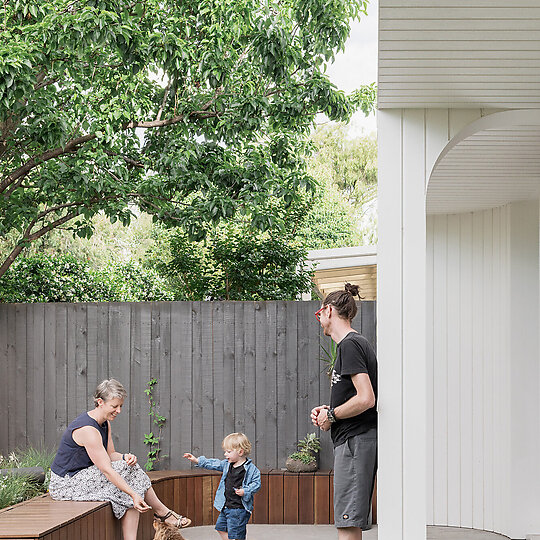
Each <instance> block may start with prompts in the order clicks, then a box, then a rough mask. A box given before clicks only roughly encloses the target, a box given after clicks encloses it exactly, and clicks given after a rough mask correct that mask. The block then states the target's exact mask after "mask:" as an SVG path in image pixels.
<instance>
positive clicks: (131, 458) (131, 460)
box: [123, 453, 137, 467]
mask: <svg viewBox="0 0 540 540" xmlns="http://www.w3.org/2000/svg"><path fill="white" fill-rule="evenodd" d="M123 458H124V461H125V462H126V463H127V464H128V465H131V466H132V467H133V466H134V465H136V464H137V456H136V455H135V454H129V453H128V454H124V455H123Z"/></svg>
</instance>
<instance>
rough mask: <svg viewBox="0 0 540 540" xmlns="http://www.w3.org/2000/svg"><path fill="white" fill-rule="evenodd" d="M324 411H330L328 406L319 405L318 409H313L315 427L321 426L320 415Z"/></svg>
mask: <svg viewBox="0 0 540 540" xmlns="http://www.w3.org/2000/svg"><path fill="white" fill-rule="evenodd" d="M323 409H328V405H319V406H318V407H314V408H313V409H311V423H312V424H313V425H314V426H319V423H318V419H319V414H320V412H321V410H323Z"/></svg>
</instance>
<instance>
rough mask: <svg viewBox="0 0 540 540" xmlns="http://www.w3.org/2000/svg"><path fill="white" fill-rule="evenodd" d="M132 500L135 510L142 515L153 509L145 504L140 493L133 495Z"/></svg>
mask: <svg viewBox="0 0 540 540" xmlns="http://www.w3.org/2000/svg"><path fill="white" fill-rule="evenodd" d="M131 498H132V499H133V508H135V510H137V511H138V512H140V513H141V514H142V513H143V512H146V511H148V510H151V509H152V507H151V506H148V505H147V504H146V503H145V502H144V499H143V498H142V497H141V496H140V495H139V494H138V493H135V494H134V495H132V496H131Z"/></svg>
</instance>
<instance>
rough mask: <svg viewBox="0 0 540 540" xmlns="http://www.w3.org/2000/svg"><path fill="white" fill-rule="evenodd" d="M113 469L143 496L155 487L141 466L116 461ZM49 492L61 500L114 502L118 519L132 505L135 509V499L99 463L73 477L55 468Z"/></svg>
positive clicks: (113, 505)
mask: <svg viewBox="0 0 540 540" xmlns="http://www.w3.org/2000/svg"><path fill="white" fill-rule="evenodd" d="M112 468H113V469H114V470H115V471H116V472H117V473H118V474H119V475H120V476H121V477H122V478H123V479H124V480H125V481H126V482H127V483H128V484H129V485H130V486H131V488H132V489H133V491H135V492H136V493H138V494H139V495H140V496H141V497H144V495H145V494H146V492H147V491H148V489H149V488H150V487H152V483H151V482H150V478H148V475H147V474H146V473H145V472H144V471H143V470H142V469H141V468H140V467H139V465H135V466H131V465H128V464H127V463H126V462H125V461H122V460H118V461H113V462H112ZM49 493H50V494H51V497H52V498H53V499H56V500H59V501H110V503H111V504H112V509H113V512H114V515H115V517H116V518H118V519H120V518H121V517H123V516H124V514H125V513H126V511H127V510H128V508H133V499H132V498H131V497H130V496H129V495H128V494H127V493H124V492H123V491H122V490H120V489H118V488H117V487H116V486H115V485H114V484H113V483H112V482H109V480H107V478H106V477H105V475H104V474H103V473H102V472H101V471H100V470H99V469H98V468H97V467H96V466H95V465H93V466H92V467H88V468H87V469H83V470H82V471H79V472H78V473H77V474H75V475H74V476H71V477H70V476H64V477H62V476H58V475H57V474H54V473H53V472H52V471H51V482H50V484H49Z"/></svg>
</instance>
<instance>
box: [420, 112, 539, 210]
mask: <svg viewBox="0 0 540 540" xmlns="http://www.w3.org/2000/svg"><path fill="white" fill-rule="evenodd" d="M539 196H540V110H538V109H533V110H520V111H505V112H502V113H495V114H493V115H489V116H486V117H483V118H481V119H480V120H477V121H475V122H472V123H471V124H469V125H468V126H467V127H466V128H465V129H463V130H462V131H461V132H460V133H458V134H457V135H456V136H455V137H454V138H453V139H452V140H451V141H450V142H449V143H448V145H447V146H446V147H445V148H444V150H443V151H442V152H441V155H440V156H439V158H438V159H437V161H436V163H435V165H434V166H433V170H432V172H431V175H430V178H429V182H428V187H427V195H426V211H427V213H428V214H451V213H456V214H457V213H462V212H472V211H476V210H485V209H488V208H494V207H498V206H503V205H505V204H508V203H511V202H517V201H525V200H530V199H538V197H539Z"/></svg>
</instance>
